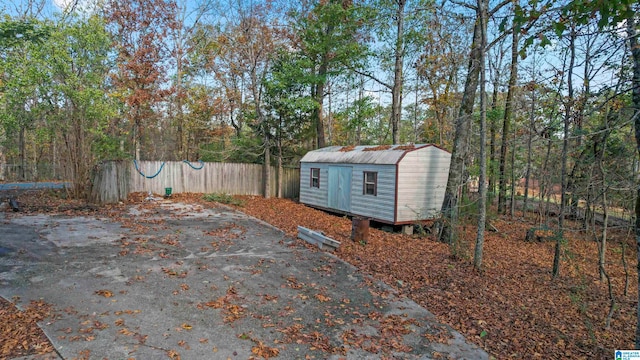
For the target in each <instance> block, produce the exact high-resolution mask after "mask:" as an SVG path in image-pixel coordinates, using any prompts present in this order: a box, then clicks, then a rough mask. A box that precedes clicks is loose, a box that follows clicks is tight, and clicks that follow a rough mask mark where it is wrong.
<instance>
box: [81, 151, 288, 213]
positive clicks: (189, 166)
mask: <svg viewBox="0 0 640 360" xmlns="http://www.w3.org/2000/svg"><path fill="white" fill-rule="evenodd" d="M277 174H278V169H277V167H271V181H270V186H271V196H277V193H276V189H277V183H278V179H277ZM263 180H264V176H263V166H262V165H260V164H238V163H200V162H196V163H190V162H186V161H167V162H162V161H140V162H134V161H107V162H103V163H101V164H100V165H98V166H97V168H96V169H95V172H94V177H93V187H92V190H91V200H92V201H94V202H97V203H114V202H118V201H121V200H124V199H126V198H127V195H129V194H130V193H134V192H149V191H151V192H152V193H155V194H164V193H165V189H166V188H171V191H172V193H183V192H191V193H226V194H231V195H263ZM299 193H300V171H299V169H292V168H283V169H282V197H285V198H296V197H298V196H299Z"/></svg>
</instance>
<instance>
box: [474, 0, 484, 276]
mask: <svg viewBox="0 0 640 360" xmlns="http://www.w3.org/2000/svg"><path fill="white" fill-rule="evenodd" d="M486 1H487V0H478V5H477V6H478V9H477V11H478V15H477V17H478V18H479V20H480V34H481V35H480V44H481V45H480V48H481V51H480V179H479V180H478V192H479V193H480V200H479V204H478V207H479V211H480V214H479V216H478V233H477V236H476V246H475V252H474V257H473V265H474V267H475V268H476V269H478V270H480V269H481V268H482V253H483V248H484V228H485V225H486V222H487V186H486V184H485V183H486V182H487V180H486V178H487V149H486V142H487V90H486V83H485V82H486V73H487V71H486V66H485V54H486V47H487V16H486V14H487V12H486V8H487V4H486Z"/></svg>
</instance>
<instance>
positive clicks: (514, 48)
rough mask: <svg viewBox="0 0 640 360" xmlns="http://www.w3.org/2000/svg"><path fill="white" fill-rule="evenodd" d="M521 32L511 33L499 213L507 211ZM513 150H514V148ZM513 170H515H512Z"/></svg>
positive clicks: (503, 123)
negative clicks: (512, 123) (510, 143)
mask: <svg viewBox="0 0 640 360" xmlns="http://www.w3.org/2000/svg"><path fill="white" fill-rule="evenodd" d="M519 35H520V34H519V33H518V32H517V31H514V32H513V33H512V35H511V39H512V40H511V66H510V67H509V72H510V75H509V86H508V89H507V99H506V102H505V107H504V117H503V119H502V142H501V143H500V159H499V168H498V182H499V185H498V188H499V189H498V213H504V212H505V211H506V207H505V204H506V201H507V174H506V171H507V170H506V163H507V147H508V144H509V138H510V136H511V133H510V131H511V122H512V118H513V108H514V96H515V94H514V93H515V91H516V82H517V80H518V56H519V54H518V39H519ZM512 151H513V150H512ZM512 171H513V170H512Z"/></svg>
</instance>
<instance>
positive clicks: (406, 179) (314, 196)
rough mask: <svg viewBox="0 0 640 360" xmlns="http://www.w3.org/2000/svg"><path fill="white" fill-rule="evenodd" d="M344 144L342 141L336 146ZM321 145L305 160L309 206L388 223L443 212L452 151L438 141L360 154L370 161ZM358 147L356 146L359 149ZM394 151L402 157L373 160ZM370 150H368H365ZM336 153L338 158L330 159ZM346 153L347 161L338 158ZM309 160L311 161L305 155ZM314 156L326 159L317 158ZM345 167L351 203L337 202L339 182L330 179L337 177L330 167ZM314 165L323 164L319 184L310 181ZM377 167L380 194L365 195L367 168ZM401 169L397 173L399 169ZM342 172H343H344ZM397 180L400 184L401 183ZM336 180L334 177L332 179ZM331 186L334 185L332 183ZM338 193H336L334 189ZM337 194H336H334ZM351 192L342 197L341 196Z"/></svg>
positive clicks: (303, 185) (304, 198)
mask: <svg viewBox="0 0 640 360" xmlns="http://www.w3.org/2000/svg"><path fill="white" fill-rule="evenodd" d="M337 148H340V147H337ZM328 150H331V149H326V148H325V149H321V150H316V151H314V152H310V153H308V154H307V155H305V157H304V159H303V162H301V163H300V202H301V203H303V204H307V205H310V206H314V207H318V208H323V209H328V210H333V211H336V212H346V213H349V214H352V215H360V216H365V217H369V218H372V219H375V220H379V221H382V222H388V223H394V224H399V223H411V222H414V221H417V220H424V219H429V218H433V217H435V216H437V215H438V213H439V212H440V209H441V207H442V202H443V200H444V193H445V189H446V186H447V179H448V176H449V163H450V161H451V154H450V153H449V152H447V151H445V150H442V149H440V148H438V147H436V146H423V147H420V148H417V149H415V150H410V151H405V152H402V151H401V150H392V151H380V152H377V151H373V152H370V153H366V154H360V157H363V158H365V157H366V160H367V161H368V162H367V163H350V162H349V160H353V159H352V158H351V157H353V158H355V157H356V156H355V155H352V156H351V157H350V158H345V157H346V156H347V155H350V154H349V152H347V155H345V154H344V153H334V154H331V153H330V152H329V151H328ZM355 153H356V152H354V154H355ZM387 153H390V154H391V155H394V156H395V159H394V161H396V162H397V163H386V164H380V163H373V162H372V161H373V160H376V161H380V159H387V157H389V156H391V155H388V156H387V157H384V156H382V155H385V154H387ZM365 155H366V156H365ZM334 158H335V159H336V161H329V160H333V159H334ZM342 158H345V159H346V160H347V161H346V162H339V161H337V160H338V159H342ZM305 160H306V161H305ZM315 160H326V161H322V162H315ZM330 167H339V168H340V169H343V170H344V168H345V167H347V168H350V169H351V186H350V187H351V193H350V194H349V200H350V205H349V207H348V209H345V208H342V209H340V208H336V206H335V204H336V200H335V198H336V197H335V192H336V191H339V190H336V189H337V188H338V187H336V186H335V185H330V184H329V178H330V177H332V179H336V176H335V174H336V171H335V170H332V172H331V173H332V174H333V176H331V174H330V171H329V168H330ZM311 168H318V169H320V187H319V188H312V187H311ZM365 171H373V172H377V173H378V187H377V195H376V196H372V195H364V194H363V185H364V172H365ZM396 172H397V174H396ZM341 178H342V177H341ZM396 182H397V184H396ZM333 183H334V184H335V180H334V181H333ZM331 186H332V188H330V187H331ZM332 194H333V195H332ZM332 196H333V197H332ZM345 198H347V197H346V196H343V197H340V199H341V200H344V199H345Z"/></svg>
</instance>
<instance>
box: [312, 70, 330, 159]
mask: <svg viewBox="0 0 640 360" xmlns="http://www.w3.org/2000/svg"><path fill="white" fill-rule="evenodd" d="M326 74H327V65H326V63H323V64H322V65H320V70H319V71H318V75H319V76H320V77H322V76H326ZM324 85H325V84H324V82H320V83H318V84H316V86H315V87H314V93H313V98H314V99H315V101H316V103H317V108H316V110H315V111H314V120H315V123H316V147H317V148H318V149H320V148H323V147H325V141H324V116H323V110H322V102H323V101H324Z"/></svg>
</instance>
